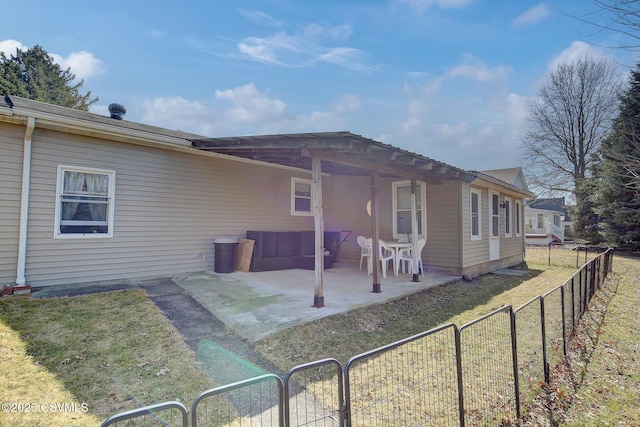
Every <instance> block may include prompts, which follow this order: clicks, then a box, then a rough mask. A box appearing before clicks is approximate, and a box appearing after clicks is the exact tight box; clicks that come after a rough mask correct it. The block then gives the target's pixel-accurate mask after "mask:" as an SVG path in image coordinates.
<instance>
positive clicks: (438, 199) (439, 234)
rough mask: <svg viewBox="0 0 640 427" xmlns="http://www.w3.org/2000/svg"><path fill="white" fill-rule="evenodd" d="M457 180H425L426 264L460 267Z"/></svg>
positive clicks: (458, 193)
mask: <svg viewBox="0 0 640 427" xmlns="http://www.w3.org/2000/svg"><path fill="white" fill-rule="evenodd" d="M460 184H461V183H460V182H459V181H453V180H452V181H443V182H442V183H440V184H433V183H427V245H426V246H425V249H424V251H423V252H422V256H423V259H424V260H425V263H426V266H427V267H433V268H436V269H437V268H443V269H456V268H460V263H461V254H460V241H461V235H460V233H461V229H460V223H461V216H460V188H461V185H460Z"/></svg>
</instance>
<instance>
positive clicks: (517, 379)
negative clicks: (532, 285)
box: [509, 308, 520, 419]
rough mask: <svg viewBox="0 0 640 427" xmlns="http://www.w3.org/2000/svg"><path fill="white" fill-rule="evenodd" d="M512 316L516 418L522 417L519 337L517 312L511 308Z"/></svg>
mask: <svg viewBox="0 0 640 427" xmlns="http://www.w3.org/2000/svg"><path fill="white" fill-rule="evenodd" d="M509 314H510V317H511V354H512V360H513V387H514V390H515V397H516V418H517V419H520V376H519V374H518V339H517V336H516V335H517V334H516V313H515V311H514V310H513V308H511V309H510V310H509Z"/></svg>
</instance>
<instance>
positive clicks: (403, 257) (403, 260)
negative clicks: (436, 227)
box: [398, 239, 427, 276]
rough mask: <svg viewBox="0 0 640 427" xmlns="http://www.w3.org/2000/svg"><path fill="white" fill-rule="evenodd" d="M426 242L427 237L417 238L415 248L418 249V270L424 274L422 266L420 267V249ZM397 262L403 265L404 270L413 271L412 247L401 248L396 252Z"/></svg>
mask: <svg viewBox="0 0 640 427" xmlns="http://www.w3.org/2000/svg"><path fill="white" fill-rule="evenodd" d="M426 244H427V239H418V242H417V243H416V250H417V251H418V270H419V271H420V273H421V274H422V275H423V276H424V268H423V267H422V249H424V246H425V245H426ZM398 264H399V265H400V266H403V265H404V266H405V267H406V269H405V272H409V271H411V272H413V254H412V248H406V249H401V250H400V252H399V253H398Z"/></svg>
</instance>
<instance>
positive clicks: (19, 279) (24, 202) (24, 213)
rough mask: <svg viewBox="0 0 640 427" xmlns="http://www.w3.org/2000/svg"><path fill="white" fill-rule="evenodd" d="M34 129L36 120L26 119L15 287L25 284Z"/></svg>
mask: <svg viewBox="0 0 640 427" xmlns="http://www.w3.org/2000/svg"><path fill="white" fill-rule="evenodd" d="M35 128H36V119H34V118H33V117H28V118H27V128H26V131H25V134H24V153H23V154H22V195H21V202H20V231H19V235H18V266H17V269H16V285H19V286H21V285H24V284H25V283H26V281H27V280H26V278H25V274H24V273H25V268H26V260H27V225H28V217H29V193H30V192H31V136H32V135H33V130H34V129H35Z"/></svg>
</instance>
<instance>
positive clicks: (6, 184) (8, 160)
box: [0, 123, 25, 284]
mask: <svg viewBox="0 0 640 427" xmlns="http://www.w3.org/2000/svg"><path fill="white" fill-rule="evenodd" d="M0 129H1V131H0V153H1V154H0V284H2V283H14V282H15V280H16V268H17V262H18V234H19V227H20V203H21V200H20V197H21V192H22V152H23V144H24V135H25V128H24V127H20V126H15V125H10V124H4V123H0Z"/></svg>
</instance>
